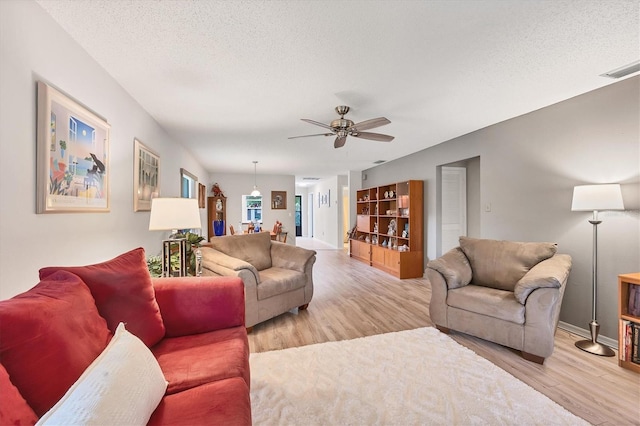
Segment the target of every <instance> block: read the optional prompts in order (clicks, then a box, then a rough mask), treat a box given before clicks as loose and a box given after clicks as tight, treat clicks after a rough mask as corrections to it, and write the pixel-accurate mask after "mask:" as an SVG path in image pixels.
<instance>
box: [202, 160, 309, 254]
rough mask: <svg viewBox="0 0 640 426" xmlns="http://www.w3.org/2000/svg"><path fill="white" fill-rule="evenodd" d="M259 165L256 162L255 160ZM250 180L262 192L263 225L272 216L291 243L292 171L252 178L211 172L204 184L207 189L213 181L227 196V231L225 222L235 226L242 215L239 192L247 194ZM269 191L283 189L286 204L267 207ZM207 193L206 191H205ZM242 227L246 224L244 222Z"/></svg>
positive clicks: (268, 226) (268, 223)
mask: <svg viewBox="0 0 640 426" xmlns="http://www.w3.org/2000/svg"><path fill="white" fill-rule="evenodd" d="M258 166H259V164H258ZM254 181H256V182H257V184H258V189H259V190H260V193H261V194H262V223H263V226H264V227H265V228H266V229H269V230H270V229H272V228H273V225H274V224H275V223H276V220H279V221H280V222H282V226H283V228H284V230H285V231H287V232H288V234H287V244H293V245H295V241H296V224H295V176H293V175H261V174H258V175H257V177H255V178H254V174H253V173H252V174H231V173H227V174H220V173H213V174H211V176H210V179H209V183H208V185H207V188H208V191H210V190H211V186H212V185H213V184H214V183H215V182H217V183H218V185H220V188H221V189H222V191H223V192H224V195H225V196H226V197H227V224H226V225H225V226H226V227H227V233H228V232H229V225H233V227H234V228H236V229H237V228H238V227H239V226H240V225H239V224H240V220H241V219H242V210H241V206H242V196H243V195H248V194H250V193H251V191H252V190H253V183H254ZM271 191H286V192H287V208H286V210H284V209H278V210H273V209H272V208H271ZM208 195H210V194H208ZM245 228H246V225H245Z"/></svg>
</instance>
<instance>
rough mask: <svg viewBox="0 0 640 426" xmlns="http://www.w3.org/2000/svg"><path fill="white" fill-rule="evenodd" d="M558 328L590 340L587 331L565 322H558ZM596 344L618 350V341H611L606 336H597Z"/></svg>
mask: <svg viewBox="0 0 640 426" xmlns="http://www.w3.org/2000/svg"><path fill="white" fill-rule="evenodd" d="M558 328H561V329H563V330H565V331H568V332H569V333H573V334H577V335H578V336H580V337H584V338H585V339H591V333H590V332H589V330H586V329H584V328H580V327H576V326H575V325H572V324H567V323H566V322H562V321H560V322H558ZM598 342H599V343H602V344H603V345H607V346H609V347H610V348H612V349H615V350H618V341H617V340H616V339H612V338H610V337H606V336H598Z"/></svg>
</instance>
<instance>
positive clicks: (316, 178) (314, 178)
mask: <svg viewBox="0 0 640 426" xmlns="http://www.w3.org/2000/svg"><path fill="white" fill-rule="evenodd" d="M302 180H320V178H318V177H303V178H302Z"/></svg>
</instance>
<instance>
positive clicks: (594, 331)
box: [576, 319, 616, 356]
mask: <svg viewBox="0 0 640 426" xmlns="http://www.w3.org/2000/svg"><path fill="white" fill-rule="evenodd" d="M589 330H590V331H591V340H580V341H578V342H576V347H577V348H578V349H582V350H583V351H585V352H589V353H591V354H594V355H600V356H615V354H616V353H615V352H614V351H613V349H611V348H610V347H609V346H606V345H603V344H602V343H598V332H599V331H600V325H599V324H598V322H597V321H596V320H595V319H594V320H593V321H591V322H590V323H589Z"/></svg>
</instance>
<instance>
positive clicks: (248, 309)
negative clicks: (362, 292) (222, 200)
mask: <svg viewBox="0 0 640 426" xmlns="http://www.w3.org/2000/svg"><path fill="white" fill-rule="evenodd" d="M211 245H212V247H211V248H209V247H203V248H202V249H201V252H202V274H203V275H225V276H237V277H240V278H241V279H242V282H243V283H244V287H245V326H246V327H247V329H248V330H249V331H251V329H252V328H253V326H254V325H255V324H258V323H261V322H263V321H266V320H268V319H270V318H273V317H275V316H277V315H280V314H283V313H285V312H287V311H289V310H291V309H293V308H299V309H306V308H307V306H308V305H309V302H310V301H311V298H312V297H313V275H312V273H313V265H314V263H315V261H316V252H315V251H313V250H307V249H303V248H301V247H296V246H293V245H289V244H284V243H280V242H277V241H271V236H270V234H269V232H258V233H255V234H238V235H227V236H223V237H213V238H211Z"/></svg>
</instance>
